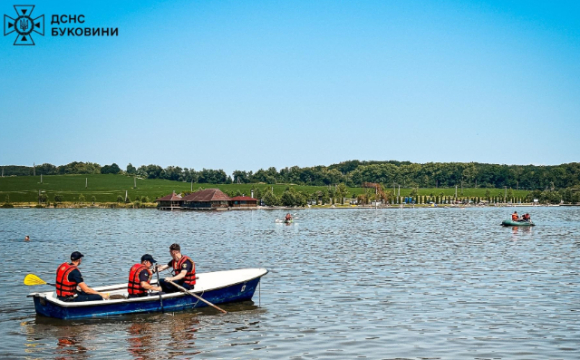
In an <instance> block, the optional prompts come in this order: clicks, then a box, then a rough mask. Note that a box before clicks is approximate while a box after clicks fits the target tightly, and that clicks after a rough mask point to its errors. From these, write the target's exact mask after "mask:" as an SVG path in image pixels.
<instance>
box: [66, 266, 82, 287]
mask: <svg viewBox="0 0 580 360" xmlns="http://www.w3.org/2000/svg"><path fill="white" fill-rule="evenodd" d="M68 281H71V282H75V283H77V285H78V284H80V283H82V282H85V280H83V276H82V275H81V272H80V271H79V269H74V270H73V271H71V272H70V274H68Z"/></svg>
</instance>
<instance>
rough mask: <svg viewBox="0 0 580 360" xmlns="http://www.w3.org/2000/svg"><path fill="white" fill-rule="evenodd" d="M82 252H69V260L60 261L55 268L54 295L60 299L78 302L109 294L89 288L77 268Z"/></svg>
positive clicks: (99, 298)
mask: <svg viewBox="0 0 580 360" xmlns="http://www.w3.org/2000/svg"><path fill="white" fill-rule="evenodd" d="M83 256H84V255H83V254H81V253H80V252H78V251H75V252H73V253H72V254H70V260H71V262H70V263H68V262H64V263H62V264H61V265H60V266H59V267H58V269H57V270H56V296H57V297H58V299H59V300H61V301H66V302H80V301H97V300H103V299H108V298H109V295H108V294H105V293H100V292H98V291H96V290H93V289H91V288H90V287H88V286H87V284H85V280H84V279H83V276H82V274H81V271H80V270H79V268H78V267H79V266H80V265H81V262H82V258H83ZM79 289H80V290H79Z"/></svg>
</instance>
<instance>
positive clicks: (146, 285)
mask: <svg viewBox="0 0 580 360" xmlns="http://www.w3.org/2000/svg"><path fill="white" fill-rule="evenodd" d="M141 287H142V288H143V289H145V290H152V291H161V287H159V286H153V285H151V284H149V283H148V282H147V281H141Z"/></svg>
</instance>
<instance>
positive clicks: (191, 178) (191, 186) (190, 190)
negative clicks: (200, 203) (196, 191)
mask: <svg viewBox="0 0 580 360" xmlns="http://www.w3.org/2000/svg"><path fill="white" fill-rule="evenodd" d="M190 191H191V192H193V178H191V189H190Z"/></svg>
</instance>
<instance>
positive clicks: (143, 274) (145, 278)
mask: <svg viewBox="0 0 580 360" xmlns="http://www.w3.org/2000/svg"><path fill="white" fill-rule="evenodd" d="M149 280H151V276H149V271H147V270H143V271H141V273H139V282H141V281H145V282H149Z"/></svg>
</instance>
